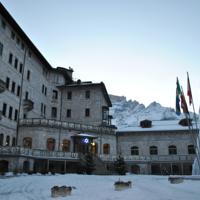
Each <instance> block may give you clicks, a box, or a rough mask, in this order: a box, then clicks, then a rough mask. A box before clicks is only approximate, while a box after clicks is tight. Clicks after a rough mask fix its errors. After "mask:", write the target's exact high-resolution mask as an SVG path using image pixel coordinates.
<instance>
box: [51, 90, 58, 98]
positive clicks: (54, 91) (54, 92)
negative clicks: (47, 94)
mask: <svg viewBox="0 0 200 200" xmlns="http://www.w3.org/2000/svg"><path fill="white" fill-rule="evenodd" d="M52 99H53V100H55V99H58V91H57V90H53V96H52Z"/></svg>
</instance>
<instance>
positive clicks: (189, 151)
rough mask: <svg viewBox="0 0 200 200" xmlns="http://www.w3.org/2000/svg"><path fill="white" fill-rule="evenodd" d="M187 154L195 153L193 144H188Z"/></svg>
mask: <svg viewBox="0 0 200 200" xmlns="http://www.w3.org/2000/svg"><path fill="white" fill-rule="evenodd" d="M188 154H195V148H194V145H188Z"/></svg>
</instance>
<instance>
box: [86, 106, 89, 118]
mask: <svg viewBox="0 0 200 200" xmlns="http://www.w3.org/2000/svg"><path fill="white" fill-rule="evenodd" d="M85 116H86V117H89V116H90V109H89V108H86V109H85Z"/></svg>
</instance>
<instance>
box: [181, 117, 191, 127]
mask: <svg viewBox="0 0 200 200" xmlns="http://www.w3.org/2000/svg"><path fill="white" fill-rule="evenodd" d="M179 124H180V125H181V126H191V125H192V119H186V118H185V119H181V120H180V121H179Z"/></svg>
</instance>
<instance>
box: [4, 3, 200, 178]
mask: <svg viewBox="0 0 200 200" xmlns="http://www.w3.org/2000/svg"><path fill="white" fill-rule="evenodd" d="M111 106H112V103H111V101H110V98H109V95H108V92H107V90H106V87H105V85H104V83H103V82H101V83H92V82H84V81H81V80H78V81H74V79H73V69H72V68H70V67H69V68H68V69H66V68H64V67H57V68H53V67H52V66H51V65H50V64H49V63H48V61H47V60H46V59H45V58H44V56H43V55H42V54H41V52H40V51H39V50H38V49H37V47H36V46H35V45H34V44H33V43H32V41H31V40H30V39H29V38H28V36H27V35H26V34H25V33H24V31H23V30H22V29H21V28H20V26H19V25H18V24H17V22H16V21H15V20H14V19H13V18H12V16H11V15H10V14H9V13H8V11H7V10H6V9H5V7H4V6H3V5H2V4H1V3H0V172H4V171H16V172H48V171H51V172H63V173H66V172H78V171H79V170H80V168H81V164H82V162H84V159H83V155H84V154H85V153H88V152H91V153H92V154H93V155H94V161H95V164H96V171H95V173H97V174H101V173H104V174H105V173H111V172H112V171H113V163H114V161H115V160H116V158H117V157H118V155H119V154H120V155H123V156H124V159H125V162H126V163H127V166H128V171H130V172H133V173H144V174H151V173H153V174H167V173H168V174H190V173H191V166H192V163H193V160H194V158H195V150H194V149H195V137H196V135H197V133H196V131H192V132H189V131H188V127H187V126H181V125H179V124H178V122H176V123H177V124H176V126H174V127H173V128H171V126H166V127H165V128H164V129H163V127H164V126H160V125H159V126H158V128H157V129H155V127H156V124H154V122H153V124H152V126H150V127H142V126H138V127H136V128H133V127H132V129H131V130H130V129H129V130H128V129H126V130H118V131H116V127H115V126H113V125H112V123H111V119H112V116H111V115H110V114H109V108H110V107H111ZM144 123H146V122H144Z"/></svg>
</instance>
